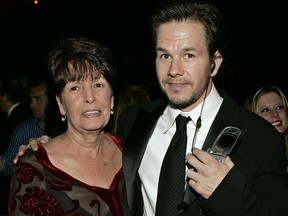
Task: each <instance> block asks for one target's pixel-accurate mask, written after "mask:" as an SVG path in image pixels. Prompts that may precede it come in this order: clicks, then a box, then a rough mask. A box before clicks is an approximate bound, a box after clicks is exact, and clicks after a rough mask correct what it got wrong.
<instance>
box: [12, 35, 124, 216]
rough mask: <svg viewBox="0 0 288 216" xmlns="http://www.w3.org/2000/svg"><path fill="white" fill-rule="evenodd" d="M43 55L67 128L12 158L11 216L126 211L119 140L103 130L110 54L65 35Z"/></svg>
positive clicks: (109, 100)
mask: <svg viewBox="0 0 288 216" xmlns="http://www.w3.org/2000/svg"><path fill="white" fill-rule="evenodd" d="M48 57H49V59H48V70H49V72H50V74H51V75H52V77H53V80H54V83H55V93H56V99H57V102H58V106H59V109H60V112H61V114H62V120H63V121H65V120H66V119H67V130H66V132H65V133H63V134H61V135H59V136H57V137H55V138H54V139H52V140H50V141H49V142H48V143H45V144H43V145H41V144H39V147H38V151H36V152H35V154H34V152H32V151H31V150H29V151H27V153H25V155H24V156H22V157H21V158H20V159H19V161H18V162H17V164H16V167H15V174H14V176H13V184H12V188H11V198H10V205H9V208H10V212H11V215H57V216H58V215H85V216H86V215H128V212H125V211H126V197H125V187H124V180H123V177H122V143H121V141H120V140H119V139H118V138H116V137H115V136H113V135H110V134H108V133H106V132H105V131H104V127H105V126H106V124H107V123H108V121H109V118H110V115H111V112H112V110H113V106H114V97H113V91H112V86H111V85H112V84H113V77H114V68H113V66H112V65H113V64H112V62H111V60H112V59H111V54H110V52H109V51H108V50H107V49H106V48H105V47H103V46H102V45H101V44H99V43H97V42H95V41H92V40H88V39H84V38H70V39H66V40H64V41H62V42H61V43H60V44H59V45H58V46H57V47H56V48H55V49H54V50H53V51H52V52H51V53H50V54H49V56H48Z"/></svg>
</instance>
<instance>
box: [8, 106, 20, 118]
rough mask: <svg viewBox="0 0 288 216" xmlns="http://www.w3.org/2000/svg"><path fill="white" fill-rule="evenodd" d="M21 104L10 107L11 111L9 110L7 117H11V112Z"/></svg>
mask: <svg viewBox="0 0 288 216" xmlns="http://www.w3.org/2000/svg"><path fill="white" fill-rule="evenodd" d="M19 104H20V103H16V104H14V105H13V106H12V107H10V109H9V110H8V112H7V117H9V116H10V114H11V112H12V111H13V109H14V108H15V107H16V106H18V105H19Z"/></svg>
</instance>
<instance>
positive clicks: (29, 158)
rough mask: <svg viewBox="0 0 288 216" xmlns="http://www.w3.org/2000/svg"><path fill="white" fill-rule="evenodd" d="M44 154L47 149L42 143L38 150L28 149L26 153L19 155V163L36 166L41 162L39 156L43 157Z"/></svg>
mask: <svg viewBox="0 0 288 216" xmlns="http://www.w3.org/2000/svg"><path fill="white" fill-rule="evenodd" d="M43 154H44V155H45V154H46V151H45V149H44V148H43V146H42V145H41V144H39V145H38V150H37V151H33V150H32V149H27V150H26V151H25V153H24V154H23V155H22V156H21V157H19V159H18V161H17V164H20V163H27V164H31V165H34V166H38V165H39V164H40V162H39V160H38V158H43Z"/></svg>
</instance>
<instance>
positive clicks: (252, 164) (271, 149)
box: [204, 136, 288, 216]
mask: <svg viewBox="0 0 288 216" xmlns="http://www.w3.org/2000/svg"><path fill="white" fill-rule="evenodd" d="M281 138H282V137H280V136H273V139H268V140H270V142H269V141H267V140H266V143H265V141H263V143H262V144H263V145H262V148H261V147H260V146H259V147H260V148H259V149H258V151H254V152H252V154H249V151H248V152H247V153H246V154H245V153H243V152H242V155H241V157H240V156H239V155H238V156H237V158H235V162H234V163H235V165H234V167H233V168H232V169H231V170H230V172H229V173H228V175H227V176H226V177H225V178H224V180H223V181H222V182H221V184H220V185H219V186H218V188H217V189H216V190H215V191H214V193H213V194H212V195H211V197H210V198H209V199H208V200H205V201H204V206H205V208H207V209H208V211H209V212H211V213H212V215H214V216H218V215H219V216H220V215H221V216H231V215H233V216H238V215H239V216H241V215H245V216H256V215H261V216H274V215H277V216H282V215H283V216H284V215H286V216H287V215H288V203H287V202H288V178H287V174H286V173H285V168H286V166H287V160H286V158H285V153H284V152H285V149H284V146H285V144H284V142H283V140H282V139H281ZM255 142H256V141H255ZM269 144H270V145H269ZM239 158H241V160H242V161H245V162H244V163H245V166H246V167H245V166H244V165H242V166H241V165H240V166H239V167H238V165H237V161H238V159H239ZM232 161H233V158H232Z"/></svg>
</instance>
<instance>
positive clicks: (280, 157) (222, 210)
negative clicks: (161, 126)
mask: <svg viewBox="0 0 288 216" xmlns="http://www.w3.org/2000/svg"><path fill="white" fill-rule="evenodd" d="M218 92H219V93H220V95H221V97H222V98H223V99H224V100H223V103H222V105H221V107H220V110H219V112H218V113H217V116H216V118H215V119H214V121H213V123H212V126H211V128H210V130H209V133H208V136H207V137H206V140H205V143H204V145H203V150H206V149H207V148H209V147H210V146H211V145H212V143H213V141H214V140H215V139H216V137H217V135H218V134H219V133H220V131H221V130H222V129H223V128H224V127H226V126H236V127H239V128H241V129H244V130H246V133H245V134H244V135H243V136H242V137H241V138H240V139H239V140H238V143H237V146H236V147H235V148H234V150H233V151H232V152H231V154H230V157H231V159H232V161H233V162H234V164H235V165H234V167H233V168H232V169H231V170H230V172H229V173H228V175H227V176H226V177H225V178H224V180H223V181H222V182H221V183H220V185H219V186H218V187H217V189H216V190H215V191H214V192H213V194H212V195H211V196H210V197H209V199H207V200H206V199H199V198H197V199H196V200H195V201H194V202H193V203H192V205H190V206H189V209H188V212H185V213H183V215H199V209H200V206H201V209H202V210H203V215H215V216H237V215H239V216H240V215H241V216H243V215H245V216H258V215H261V216H262V215H263V216H264V215H265V216H268V215H273V216H275V215H277V216H279V215H288V179H287V176H286V174H285V169H286V168H285V167H286V165H287V160H286V158H285V143H284V139H283V136H282V135H281V134H280V133H279V132H278V131H277V130H276V129H275V128H274V127H272V126H271V125H270V123H268V122H267V121H266V120H264V119H262V118H261V117H259V116H257V115H256V114H254V113H252V112H250V111H248V110H246V109H244V108H242V107H241V106H239V105H238V104H236V103H235V102H234V101H233V100H232V99H231V98H229V96H228V95H227V94H226V93H225V92H224V91H221V90H218ZM166 106H167V103H166V102H165V101H163V100H158V101H155V102H152V103H150V104H145V105H141V106H136V107H132V108H130V109H128V110H126V111H125V112H124V113H123V114H122V115H121V117H120V119H119V131H118V134H119V135H120V136H121V137H122V138H123V140H124V142H125V143H124V152H123V169H124V176H125V180H126V188H127V199H128V205H129V207H130V210H131V214H132V215H133V216H138V215H139V216H140V215H142V213H143V201H142V194H141V181H140V178H139V175H138V168H139V165H140V163H141V159H142V157H143V154H144V152H145V149H146V146H147V143H148V141H149V138H150V136H151V134H152V132H153V129H154V127H155V125H156V123H157V120H158V118H159V116H160V115H161V114H162V113H163V111H164V109H165V108H166ZM196 196H197V194H196Z"/></svg>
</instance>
